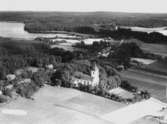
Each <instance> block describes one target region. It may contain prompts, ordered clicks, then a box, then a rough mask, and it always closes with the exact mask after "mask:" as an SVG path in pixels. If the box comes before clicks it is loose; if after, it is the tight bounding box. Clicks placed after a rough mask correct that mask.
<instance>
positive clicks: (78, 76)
mask: <svg viewBox="0 0 167 124" xmlns="http://www.w3.org/2000/svg"><path fill="white" fill-rule="evenodd" d="M71 82H72V83H73V85H74V86H75V87H78V85H79V84H82V85H85V86H93V87H95V86H97V85H99V68H98V66H97V65H96V64H95V65H94V67H93V69H92V70H91V73H90V75H86V74H83V73H82V72H77V73H75V74H74V76H73V77H72V81H71Z"/></svg>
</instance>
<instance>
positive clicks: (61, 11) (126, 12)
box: [0, 10, 167, 14]
mask: <svg viewBox="0 0 167 124" xmlns="http://www.w3.org/2000/svg"><path fill="white" fill-rule="evenodd" d="M0 12H37V13H38V12H39V13H40V12H48V13H49V12H50V13H52V12H60V13H125V14H167V12H128V11H63V10H0Z"/></svg>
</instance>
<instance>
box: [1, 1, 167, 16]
mask: <svg viewBox="0 0 167 124" xmlns="http://www.w3.org/2000/svg"><path fill="white" fill-rule="evenodd" d="M0 11H82V12H85V11H114V12H115V11H116V12H142V13H167V0H0Z"/></svg>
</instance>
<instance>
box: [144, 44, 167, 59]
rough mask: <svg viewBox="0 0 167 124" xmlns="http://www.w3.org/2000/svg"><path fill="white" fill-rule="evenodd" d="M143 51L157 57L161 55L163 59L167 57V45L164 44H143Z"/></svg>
mask: <svg viewBox="0 0 167 124" xmlns="http://www.w3.org/2000/svg"><path fill="white" fill-rule="evenodd" d="M141 49H143V50H145V51H148V52H151V53H154V54H157V55H161V56H163V57H166V56H167V45H164V44H150V43H142V44H141Z"/></svg>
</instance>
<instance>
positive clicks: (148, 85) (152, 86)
mask: <svg viewBox="0 0 167 124" xmlns="http://www.w3.org/2000/svg"><path fill="white" fill-rule="evenodd" d="M121 76H122V78H123V79H125V80H128V81H129V82H130V83H131V84H132V85H134V86H137V87H138V88H139V89H142V90H147V91H149V92H150V93H151V95H152V96H153V97H155V98H157V99H159V100H161V101H163V102H167V99H166V92H165V86H166V85H167V78H165V76H159V75H154V74H152V75H151V74H150V73H147V72H139V71H138V70H128V71H125V72H123V73H122V74H121Z"/></svg>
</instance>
